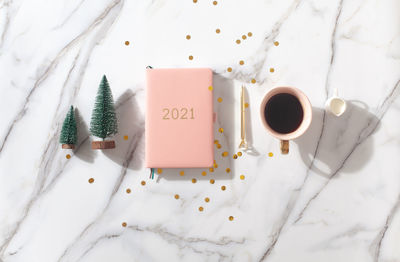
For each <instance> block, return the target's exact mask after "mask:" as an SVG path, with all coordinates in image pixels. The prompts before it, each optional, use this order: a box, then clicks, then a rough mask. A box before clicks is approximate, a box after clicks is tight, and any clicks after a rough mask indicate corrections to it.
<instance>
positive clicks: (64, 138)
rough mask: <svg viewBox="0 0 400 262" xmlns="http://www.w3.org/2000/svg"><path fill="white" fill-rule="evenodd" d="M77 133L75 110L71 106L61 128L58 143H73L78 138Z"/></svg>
mask: <svg viewBox="0 0 400 262" xmlns="http://www.w3.org/2000/svg"><path fill="white" fill-rule="evenodd" d="M77 134H78V131H77V128H76V120H75V110H74V107H73V106H71V108H70V109H69V111H68V113H67V116H66V117H65V120H64V123H63V126H62V129H61V135H60V143H61V144H65V145H75V144H76V142H77V140H78V135H77Z"/></svg>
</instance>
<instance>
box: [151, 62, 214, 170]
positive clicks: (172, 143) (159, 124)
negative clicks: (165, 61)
mask: <svg viewBox="0 0 400 262" xmlns="http://www.w3.org/2000/svg"><path fill="white" fill-rule="evenodd" d="M146 72H147V87H146V103H147V104H146V124H145V128H146V131H145V136H146V138H145V141H146V146H145V147H146V153H145V155H146V161H145V162H146V167H150V168H187V167H211V166H212V165H213V160H214V150H213V143H214V137H213V87H212V71H211V69H208V68H185V69H147V71H146Z"/></svg>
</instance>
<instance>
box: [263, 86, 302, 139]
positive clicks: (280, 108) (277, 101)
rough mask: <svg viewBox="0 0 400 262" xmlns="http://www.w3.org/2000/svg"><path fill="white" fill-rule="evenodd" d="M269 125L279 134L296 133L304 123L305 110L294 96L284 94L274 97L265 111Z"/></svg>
mask: <svg viewBox="0 0 400 262" xmlns="http://www.w3.org/2000/svg"><path fill="white" fill-rule="evenodd" d="M264 118H265V120H266V121H267V123H268V125H269V126H270V127H271V128H272V129H273V130H275V131H276V132H278V133H281V134H288V133H291V132H294V131H296V129H297V128H299V126H300V125H301V122H302V121H303V108H302V106H301V104H300V101H299V100H298V99H297V97H295V96H294V95H291V94H287V93H282V94H277V95H274V96H272V97H271V98H270V99H269V101H268V102H267V104H266V106H265V110H264Z"/></svg>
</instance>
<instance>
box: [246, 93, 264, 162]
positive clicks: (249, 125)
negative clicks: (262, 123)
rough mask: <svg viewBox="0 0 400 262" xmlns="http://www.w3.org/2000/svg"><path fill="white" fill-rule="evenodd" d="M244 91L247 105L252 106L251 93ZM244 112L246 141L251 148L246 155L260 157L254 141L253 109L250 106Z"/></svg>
mask: <svg viewBox="0 0 400 262" xmlns="http://www.w3.org/2000/svg"><path fill="white" fill-rule="evenodd" d="M244 90H245V101H246V103H249V104H251V101H250V95H249V91H248V90H247V88H245V89H244ZM244 112H245V118H246V120H245V123H246V140H247V144H248V147H249V148H248V149H247V150H246V154H249V155H252V156H258V155H260V153H258V151H257V149H256V148H255V147H254V145H253V141H254V140H253V131H252V121H251V117H252V112H251V107H250V106H249V107H248V108H247V109H246V110H245V111H244ZM253 114H254V113H253ZM255 115H258V112H255Z"/></svg>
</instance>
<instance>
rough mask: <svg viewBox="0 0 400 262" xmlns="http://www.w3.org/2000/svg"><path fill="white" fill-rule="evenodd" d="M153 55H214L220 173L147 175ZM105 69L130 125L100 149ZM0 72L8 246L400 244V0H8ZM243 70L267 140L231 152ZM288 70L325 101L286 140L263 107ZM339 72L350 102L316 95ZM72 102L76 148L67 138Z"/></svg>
mask: <svg viewBox="0 0 400 262" xmlns="http://www.w3.org/2000/svg"><path fill="white" fill-rule="evenodd" d="M217 28H219V29H220V30H221V32H220V34H216V33H215V30H216V29H217ZM248 32H252V33H253V36H252V37H250V38H248V39H246V40H244V41H242V43H241V44H239V45H238V44H236V43H235V40H236V39H238V38H240V37H241V36H242V35H243V34H247V33H248ZM187 34H190V35H191V39H190V40H186V38H185V36H186V35H187ZM126 40H128V41H130V42H131V44H130V45H129V46H126V45H124V42H125V41H126ZM274 41H279V43H280V44H279V46H275V45H274V44H273V42H274ZM189 55H193V57H194V59H193V60H192V61H190V60H189V59H188V56H189ZM239 60H244V61H245V64H244V65H243V66H240V65H239V64H238V63H239ZM146 65H152V66H154V67H211V68H212V69H213V70H214V72H215V78H214V79H215V81H214V93H215V99H216V98H217V97H219V96H220V97H222V98H223V102H222V103H217V102H215V111H216V112H217V114H218V123H217V125H216V126H215V130H217V129H218V128H219V127H223V128H224V130H225V131H224V133H223V134H220V133H218V132H216V138H217V139H218V140H219V141H220V143H221V145H222V149H220V150H217V149H216V161H217V163H218V168H217V169H216V170H215V172H214V173H210V172H208V173H207V176H205V177H203V176H202V175H201V171H202V170H185V172H186V173H185V176H183V177H180V176H179V175H178V172H179V170H163V173H162V174H161V175H156V179H155V180H149V179H148V170H147V169H145V168H144V167H143V156H144V152H143V151H144V139H143V131H144V127H143V126H144V125H143V124H144V113H145V112H144V88H145V85H144V68H145V66H146ZM228 67H232V69H233V70H232V72H227V68H228ZM271 67H273V68H275V72H274V73H270V72H269V68H271ZM104 73H105V74H106V75H107V77H108V79H109V81H110V85H111V88H112V90H113V94H114V98H115V100H116V101H117V105H118V110H117V111H118V114H119V120H120V133H119V134H118V135H117V136H116V137H115V139H116V142H117V148H116V149H115V150H109V151H105V152H101V151H92V150H91V149H90V140H91V139H92V138H91V137H89V136H88V133H87V125H88V123H89V122H90V116H91V110H92V106H93V104H94V97H95V93H96V90H97V87H98V84H99V81H100V79H101V76H102V74H104ZM252 78H254V79H256V81H257V83H256V84H252V83H251V79H252ZM0 79H1V85H0V89H1V96H0V97H1V103H0V112H1V113H0V261H4V262H14V261H24V262H25V261H30V262H31V261H32V262H36V261H40V262H47V261H62V262H64V261H190V262H195V261H239V262H243V261H278V262H282V261H296V262H299V261H305V262H310V261H335V262H336V261H352V262H354V261H362V262H367V261H386V262H394V261H400V249H399V244H400V161H399V156H400V140H399V138H400V114H399V113H400V100H399V92H400V82H399V81H400V2H399V1H398V0H382V1H372V0H351V1H350V0H332V1H320V0H254V1H253V0H252V1H234V0H229V1H228V0H218V4H217V5H213V3H212V1H211V0H198V2H197V3H193V2H192V1H189V0H175V1H173V0H170V1H167V0H152V1H149V0H146V1H139V0H136V1H133V0H132V1H123V0H113V1H111V0H96V1H95V0H69V1H66V0H64V1H44V0H36V1H22V0H0ZM242 83H245V84H246V86H247V91H248V94H247V95H248V102H249V104H250V107H249V108H248V111H247V114H248V117H249V119H250V124H251V126H250V129H249V130H248V131H249V134H248V135H249V137H250V138H251V140H252V143H253V145H254V150H255V152H254V154H244V155H243V156H242V157H240V158H239V159H237V160H234V159H233V158H232V154H233V153H235V152H237V145H238V143H239V124H240V123H239V114H238V110H237V109H238V106H239V99H238V98H239V90H240V89H239V87H240V85H241V84H242ZM280 85H291V86H296V87H298V88H300V89H301V90H303V91H304V92H305V93H306V94H307V95H308V96H309V98H310V101H311V103H312V105H313V107H314V111H313V113H314V119H313V122H312V125H311V127H310V129H309V130H308V132H307V133H306V134H305V135H304V136H303V137H301V138H299V139H297V140H296V141H294V142H292V143H291V151H290V154H289V155H288V156H282V155H280V154H279V152H278V141H277V140H275V139H274V138H272V137H271V136H270V135H268V134H267V133H266V131H265V130H264V129H263V128H262V125H261V122H260V119H259V115H258V110H259V109H258V107H259V103H260V100H261V99H262V96H263V95H264V94H265V93H266V92H267V91H268V90H269V89H270V88H272V87H275V86H280ZM334 88H338V90H339V94H340V95H341V96H343V97H344V98H345V99H347V100H348V102H349V109H348V111H347V112H346V113H345V115H343V116H342V117H341V118H335V117H333V116H331V115H329V114H325V113H324V111H323V109H322V108H323V106H324V103H325V101H326V99H327V97H328V96H329V95H331V94H332V92H333V89H334ZM70 104H73V105H75V106H76V107H77V108H78V110H79V117H80V122H81V123H80V124H79V137H80V139H79V140H80V142H79V147H78V148H77V149H76V150H75V151H68V150H61V148H60V145H59V144H58V135H59V132H60V127H61V124H62V121H63V118H64V117H65V114H66V112H67V110H68V108H69V106H70ZM124 135H128V136H129V139H128V140H127V141H125V140H123V136H124ZM223 151H228V152H229V153H230V157H228V158H222V157H221V152H223ZM269 152H273V153H274V156H273V157H268V153H269ZM66 154H71V156H72V157H71V159H69V160H67V159H66V157H65V156H66ZM228 167H229V168H231V170H232V171H231V172H230V173H229V174H227V173H226V172H225V169H226V168H228ZM240 174H244V175H245V176H246V178H245V180H240V178H239V176H240ZM91 177H93V178H94V179H95V182H94V183H92V184H90V183H88V179H89V178H91ZM192 178H196V179H197V180H198V182H197V183H195V184H193V183H191V179H192ZM211 178H213V179H215V180H216V182H215V184H210V183H209V179H211ZM141 181H146V185H145V186H141V184H140V183H141ZM222 185H225V186H226V190H225V191H222V190H221V189H220V187H221V186H222ZM127 188H131V190H132V193H130V194H127V193H126V189H127ZM175 194H179V195H180V199H179V200H176V199H175V198H174V195H175ZM205 197H209V198H210V202H209V203H205V202H204V198H205ZM199 206H203V207H204V211H203V212H199V211H198V207H199ZM229 216H233V217H234V220H233V221H229V219H228V217H229ZM122 222H126V223H127V227H122V226H121V223H122Z"/></svg>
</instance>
